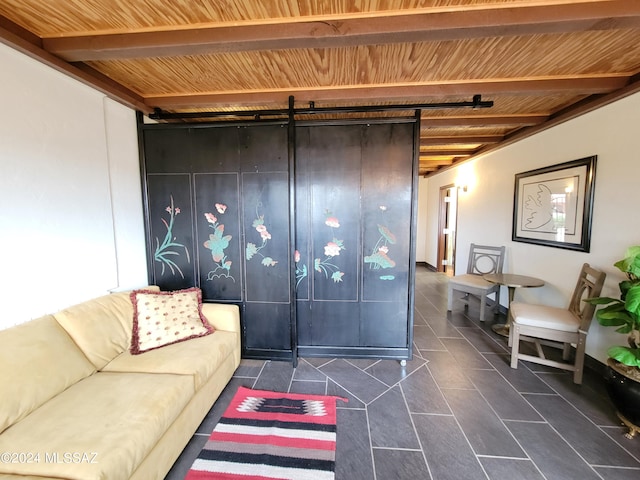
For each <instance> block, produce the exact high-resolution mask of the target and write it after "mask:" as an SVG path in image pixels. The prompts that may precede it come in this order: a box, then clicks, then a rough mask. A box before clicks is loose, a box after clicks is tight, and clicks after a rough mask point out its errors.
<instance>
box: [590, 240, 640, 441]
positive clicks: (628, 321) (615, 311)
mask: <svg viewBox="0 0 640 480" xmlns="http://www.w3.org/2000/svg"><path fill="white" fill-rule="evenodd" d="M614 266H615V267H616V268H618V269H619V270H620V271H622V272H623V273H624V274H625V275H626V277H627V278H626V280H623V281H622V282H620V283H619V287H620V298H611V297H597V298H591V299H587V300H586V301H587V302H589V303H592V304H595V305H604V308H601V309H599V310H597V311H596V318H597V319H598V322H599V323H600V324H601V325H604V326H606V327H617V329H616V332H620V333H623V334H627V342H628V346H613V347H611V348H610V349H609V350H608V351H607V355H609V360H608V362H607V365H608V368H607V391H608V393H609V396H610V397H611V401H612V402H613V404H614V406H615V407H616V409H617V410H618V416H619V417H620V419H621V420H622V421H623V423H624V424H625V425H627V427H629V432H628V433H627V436H628V437H633V436H635V435H636V434H637V433H640V245H636V246H633V247H630V248H628V249H627V252H626V254H625V258H623V259H622V260H619V261H617V262H616V263H614Z"/></svg>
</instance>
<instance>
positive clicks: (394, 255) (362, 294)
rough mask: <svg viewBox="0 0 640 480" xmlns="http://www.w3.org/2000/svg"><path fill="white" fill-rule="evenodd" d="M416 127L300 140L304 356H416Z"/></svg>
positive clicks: (314, 130)
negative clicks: (413, 337)
mask: <svg viewBox="0 0 640 480" xmlns="http://www.w3.org/2000/svg"><path fill="white" fill-rule="evenodd" d="M413 138H414V124H413V123H396V124H385V123H382V124H373V123H372V124H368V125H325V126H313V125H310V126H306V127H299V128H298V129H297V131H296V142H297V149H296V172H295V183H296V212H297V214H296V252H295V261H296V298H297V301H296V305H297V313H296V316H297V331H298V348H299V354H300V355H301V356H304V355H349V356H374V357H385V356H386V357H396V358H400V357H403V356H407V355H408V354H409V353H410V345H411V330H412V323H413V320H412V319H413V316H412V313H413V312H412V309H413V308H412V298H413V297H412V282H413V272H414V269H413V254H412V235H413V233H412V205H413V179H414V160H413V159H414V155H413V152H414V142H413Z"/></svg>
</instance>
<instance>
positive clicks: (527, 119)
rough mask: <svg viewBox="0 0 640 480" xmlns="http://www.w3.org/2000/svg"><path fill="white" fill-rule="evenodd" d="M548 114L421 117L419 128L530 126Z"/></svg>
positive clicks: (542, 120) (543, 119) (539, 121)
mask: <svg viewBox="0 0 640 480" xmlns="http://www.w3.org/2000/svg"><path fill="white" fill-rule="evenodd" d="M547 118H548V115H468V116H451V117H424V116H423V117H422V118H421V119H420V128H421V129H425V128H429V127H456V126H489V125H491V126H505V125H508V126H517V125H520V126H530V125H537V124H539V123H542V122H544V121H545V120H546V119H547Z"/></svg>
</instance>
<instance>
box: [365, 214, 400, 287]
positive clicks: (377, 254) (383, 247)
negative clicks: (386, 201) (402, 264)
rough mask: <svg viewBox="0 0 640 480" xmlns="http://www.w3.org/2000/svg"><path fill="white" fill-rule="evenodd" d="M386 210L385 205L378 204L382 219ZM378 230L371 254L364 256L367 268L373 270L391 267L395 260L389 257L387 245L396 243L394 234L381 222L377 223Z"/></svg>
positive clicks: (389, 277) (392, 276) (384, 276)
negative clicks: (378, 236) (378, 234)
mask: <svg viewBox="0 0 640 480" xmlns="http://www.w3.org/2000/svg"><path fill="white" fill-rule="evenodd" d="M386 211H387V207H386V206H385V205H380V212H381V213H380V215H381V217H382V218H383V219H384V214H385V212H386ZM383 221H384V220H383ZM378 232H379V233H380V238H378V241H377V242H376V243H375V245H374V246H373V248H372V249H371V255H367V256H365V257H364V263H368V264H369V268H371V269H373V270H379V269H386V268H393V267H395V266H396V262H395V261H394V260H392V259H391V257H389V250H390V248H389V245H395V244H396V242H397V239H396V236H395V235H394V234H393V233H392V232H391V230H389V228H387V227H386V226H385V225H382V224H381V223H379V224H378ZM395 278H396V277H395V275H390V274H388V275H381V276H380V280H394V279H395Z"/></svg>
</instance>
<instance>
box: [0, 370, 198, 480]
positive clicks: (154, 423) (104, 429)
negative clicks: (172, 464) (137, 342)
mask: <svg viewBox="0 0 640 480" xmlns="http://www.w3.org/2000/svg"><path fill="white" fill-rule="evenodd" d="M193 394H194V390H193V381H192V379H191V377H190V376H188V375H161V374H139V373H138V374H136V373H103V372H99V373H96V374H95V375H92V376H91V377H88V378H86V379H84V380H81V381H80V382H78V383H76V384H75V385H73V386H71V387H70V388H69V389H67V390H65V391H64V392H62V393H61V394H59V395H58V396H56V397H54V398H52V399H51V400H50V401H48V402H47V403H45V404H44V405H42V406H41V407H40V408H38V409H37V410H35V411H34V412H32V413H31V415H29V416H28V417H26V418H25V419H23V420H22V421H21V422H18V423H16V424H15V425H13V426H12V427H10V428H8V429H7V430H5V432H4V433H3V434H2V435H0V452H3V451H4V452H30V454H32V455H39V461H38V462H37V463H36V462H32V463H21V464H14V463H0V474H1V473H9V474H21V475H42V476H45V477H55V478H66V479H78V480H92V479H96V480H98V479H100V480H104V479H120V478H122V479H124V478H129V477H130V476H131V475H132V473H133V472H134V471H135V469H136V468H137V467H138V465H139V464H140V463H141V462H142V461H143V459H144V458H145V457H146V456H147V455H148V454H149V452H150V451H151V450H152V449H153V448H154V446H155V445H156V443H157V442H158V440H159V439H160V438H161V437H162V436H163V434H164V433H165V431H166V430H167V429H168V428H169V426H170V425H171V424H172V423H173V421H174V420H175V419H176V418H177V417H178V416H179V415H180V413H181V412H182V411H183V409H184V408H185V407H186V405H187V404H188V402H189V400H190V399H191V397H192V396H193ZM47 460H48V461H47Z"/></svg>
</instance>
